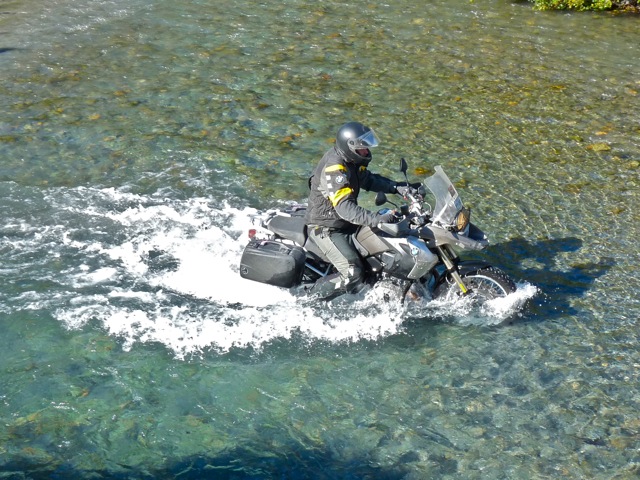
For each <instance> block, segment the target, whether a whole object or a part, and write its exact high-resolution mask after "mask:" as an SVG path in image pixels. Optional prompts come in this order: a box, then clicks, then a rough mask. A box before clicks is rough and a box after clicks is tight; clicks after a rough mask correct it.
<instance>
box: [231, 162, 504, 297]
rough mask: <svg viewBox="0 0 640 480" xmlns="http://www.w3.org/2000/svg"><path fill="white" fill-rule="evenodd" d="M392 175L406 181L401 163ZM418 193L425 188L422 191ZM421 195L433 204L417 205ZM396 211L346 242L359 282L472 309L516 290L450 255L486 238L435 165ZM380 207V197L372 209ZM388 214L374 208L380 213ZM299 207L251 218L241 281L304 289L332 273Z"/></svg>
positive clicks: (491, 270)
mask: <svg viewBox="0 0 640 480" xmlns="http://www.w3.org/2000/svg"><path fill="white" fill-rule="evenodd" d="M400 171H401V172H402V173H403V174H404V176H405V179H407V182H408V178H407V162H406V161H405V160H404V159H402V160H401V162H400ZM425 187H426V188H425ZM427 189H429V190H430V191H431V193H432V194H433V197H434V199H435V203H434V205H433V207H432V206H431V205H430V204H429V203H427V202H426V201H425V196H426V193H427ZM403 200H404V203H403V204H402V205H401V206H400V207H397V205H395V204H394V206H395V207H396V208H398V212H397V213H398V220H399V221H398V222H397V223H382V224H380V225H378V228H370V227H360V228H359V229H358V231H357V232H356V233H355V234H354V235H353V243H354V245H355V246H356V248H357V249H358V252H359V253H360V255H361V256H362V258H363V259H364V268H365V282H366V283H368V284H370V285H373V284H375V283H377V282H378V281H380V280H390V281H392V282H393V283H394V284H395V285H398V286H399V287H400V289H399V290H400V292H401V300H403V301H404V299H405V298H406V297H407V295H409V296H410V297H411V298H416V297H422V298H426V299H429V298H433V299H435V298H439V299H440V298H442V299H452V298H454V297H455V296H465V297H471V298H472V299H473V300H476V301H477V302H479V303H483V302H485V301H487V300H492V299H495V298H498V297H504V296H507V295H508V294H510V293H512V292H515V291H516V286H515V284H514V282H513V281H512V280H511V279H510V278H509V277H508V276H507V275H506V274H505V273H504V272H502V271H501V270H500V269H498V268H496V267H494V266H492V265H489V264H488V263H485V262H479V261H463V260H461V259H460V257H459V256H458V254H457V253H456V249H458V250H482V249H483V248H485V247H486V246H487V245H488V244H489V242H488V240H487V237H486V235H485V234H484V233H483V232H482V230H480V229H479V228H478V227H477V226H475V225H474V224H473V223H471V222H470V214H471V212H470V210H469V209H468V208H466V207H465V206H464V204H463V203H462V199H461V198H460V195H459V194H458V192H457V190H456V189H455V187H454V186H453V183H451V180H449V178H448V177H447V175H446V174H445V172H444V170H443V169H442V167H440V166H437V167H435V173H434V174H433V175H432V176H430V177H428V178H426V179H425V181H424V183H423V185H422V186H421V187H420V188H419V189H417V190H416V189H412V188H408V189H407V191H406V193H405V194H404V196H403ZM387 202H388V199H387V197H386V195H385V194H384V193H378V195H377V196H376V205H377V206H382V205H384V204H385V203H387ZM385 211H388V209H383V210H381V212H380V213H384V212H385ZM305 213H306V206H305V205H292V206H290V207H287V208H285V209H283V210H275V211H270V212H268V213H266V214H265V215H262V216H259V217H256V218H254V226H255V228H252V229H251V230H250V231H249V238H250V241H249V243H248V244H247V246H246V247H245V249H244V252H243V254H242V258H241V260H240V275H241V276H242V277H243V278H247V279H250V280H254V281H257V282H261V283H266V284H270V285H274V286H277V287H283V288H291V289H295V290H300V291H304V290H305V289H306V288H309V287H311V286H312V285H313V284H315V282H316V281H317V280H318V279H319V278H321V277H324V276H326V275H331V274H333V273H335V272H336V270H335V268H334V267H333V265H332V264H331V263H330V262H329V261H328V260H327V259H326V258H325V257H324V255H323V254H322V252H321V251H320V249H319V248H318V247H317V246H316V245H315V244H314V243H313V241H312V240H311V239H309V238H308V236H307V232H306V225H305Z"/></svg>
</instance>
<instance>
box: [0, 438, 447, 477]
mask: <svg viewBox="0 0 640 480" xmlns="http://www.w3.org/2000/svg"><path fill="white" fill-rule="evenodd" d="M285 450H286V451H285ZM337 456H339V453H334V452H329V451H322V450H320V451H319V450H318V449H315V448H314V449H304V448H303V449H300V448H297V449H294V450H290V449H287V448H286V447H284V446H283V447H282V450H279V451H277V452H264V455H260V453H258V452H256V451H255V450H254V449H253V448H249V449H244V448H236V449H233V450H232V451H229V452H227V453H224V454H222V455H220V456H218V457H215V458H213V457H206V456H195V457H189V458H186V459H184V460H183V461H180V462H177V463H174V464H171V465H167V466H166V468H161V469H158V468H153V467H151V468H145V467H143V468H136V467H133V466H128V465H124V464H120V465H114V466H113V469H104V468H103V469H96V470H83V469H77V468H74V467H72V466H70V465H59V466H58V467H52V465H51V464H48V465H46V466H43V465H34V464H33V463H31V462H25V463H23V462H12V463H10V464H8V465H4V466H3V467H0V476H1V475H2V473H8V474H9V476H10V478H30V479H33V480H45V479H47V480H50V479H52V478H73V479H77V480H83V479H90V478H91V479H92V478H100V479H121V480H124V479H127V480H153V479H158V478H179V479H181V480H245V479H255V480H257V479H270V478H286V479H291V480H337V479H345V478H346V479H360V478H371V479H376V480H400V479H402V478H406V477H407V475H408V474H409V473H410V470H411V468H410V464H411V463H412V462H416V461H419V459H420V456H419V455H418V453H417V452H410V453H405V454H404V455H402V456H400V458H399V459H398V461H397V463H396V465H393V466H388V467H384V468H381V467H376V466H372V465H370V464H369V462H370V461H371V460H370V459H359V458H351V459H337V458H336V457H337ZM430 463H431V465H432V467H431V469H430V472H431V473H433V474H435V475H436V476H437V477H439V476H442V475H447V474H452V473H455V471H456V468H457V462H456V461H455V460H451V459H447V458H444V457H442V458H440V457H438V456H434V458H433V460H432V461H431V462H430ZM12 475H14V476H12ZM3 478H4V477H3Z"/></svg>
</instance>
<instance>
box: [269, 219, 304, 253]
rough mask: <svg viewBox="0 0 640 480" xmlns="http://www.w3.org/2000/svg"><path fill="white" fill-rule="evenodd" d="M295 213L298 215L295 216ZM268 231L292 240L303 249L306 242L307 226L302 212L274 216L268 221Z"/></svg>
mask: <svg viewBox="0 0 640 480" xmlns="http://www.w3.org/2000/svg"><path fill="white" fill-rule="evenodd" d="M296 213H298V214H297V215H296ZM269 230H271V231H272V232H273V233H275V234H276V235H279V236H281V237H282V238H286V239H288V240H293V241H294V242H295V243H296V244H297V245H299V246H301V247H303V246H304V244H305V242H306V241H307V225H306V222H305V215H304V211H302V212H301V213H299V212H293V213H292V214H290V215H276V216H274V217H273V218H272V219H271V220H270V221H269Z"/></svg>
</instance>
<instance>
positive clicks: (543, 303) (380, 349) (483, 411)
mask: <svg viewBox="0 0 640 480" xmlns="http://www.w3.org/2000/svg"><path fill="white" fill-rule="evenodd" d="M639 21H640V19H639V18H638V17H637V16H628V15H613V14H610V13H603V14H589V13H588V14H576V13H569V14H567V13H560V14H559V13H555V12H536V11H534V10H533V9H532V8H531V4H530V3H528V2H509V1H503V0H476V1H472V2H469V1H468V0H446V1H445V0H435V1H431V2H417V1H409V0H399V1H395V2H390V3H389V4H385V3H370V2H364V1H360V0H355V1H350V2H340V1H333V0H328V1H318V2H311V3H310V2H303V1H301V0H284V1H281V2H257V1H250V0H238V1H234V2H218V1H212V0H186V1H183V2H168V1H162V0H160V1H157V2H146V1H142V0H127V1H124V0H111V1H103V2H97V1H90V0H80V1H71V0H52V1H49V2H36V1H33V0H5V1H2V2H0V72H2V73H1V75H2V77H1V78H2V81H1V82H0V112H1V114H0V214H1V217H2V222H0V347H1V349H0V351H1V352H2V353H1V355H2V364H1V365H0V478H12V479H13V478H16V479H18V478H132V479H133V478H180V479H200V478H230V479H231V478H233V479H241V478H255V479H262V478H293V479H306V478H309V479H344V478H352V479H356V478H358V479H359V478H376V479H384V478H388V479H400V478H403V479H424V478H446V479H473V478H476V479H485V478H513V479H521V478H522V479H524V478H526V479H531V478H535V479H543V478H544V479H546V478H563V479H564V478H572V479H587V478H588V479H609V478H616V479H627V478H637V476H638V475H639V474H640V414H639V413H638V412H640V386H639V383H638V380H639V376H640V353H639V349H638V347H639V342H640V339H639V333H638V332H639V329H638V326H639V325H638V323H639V319H638V317H639V316H640V302H639V300H638V295H637V290H636V289H637V288H640V278H639V277H638V275H637V265H638V264H639V260H640V258H639V255H638V248H637V238H638V236H639V233H640V231H639V228H638V224H639V221H640V215H639V214H638V211H637V210H636V208H637V204H638V199H639V194H640V190H639V183H640V179H639V172H640V166H639V165H640V99H639V92H640V77H638V72H639V71H640V56H638V54H637V46H638V44H639V43H640V28H639V26H638V22H639ZM349 120H360V121H363V122H365V123H367V124H369V125H370V126H372V127H373V128H375V130H376V132H377V133H378V135H379V136H380V138H381V141H382V143H381V145H380V147H378V149H377V150H376V151H375V158H374V163H373V165H372V169H373V170H376V171H378V172H380V173H383V174H385V175H387V176H390V177H392V178H396V179H399V173H398V172H397V165H398V161H399V159H400V158H401V157H405V158H406V159H407V161H408V162H409V165H410V169H411V172H410V173H411V176H412V177H413V178H421V177H423V176H424V175H426V174H430V172H431V171H432V169H433V167H434V166H435V165H438V164H440V165H442V166H443V167H444V169H445V170H446V171H447V173H448V174H449V176H450V177H451V178H452V180H453V181H454V183H455V184H456V186H457V187H458V189H459V191H460V193H461V195H462V197H463V198H464V199H465V201H466V202H467V203H468V204H469V205H470V206H471V207H472V209H473V219H474V221H475V222H476V223H477V224H478V225H480V226H481V227H482V228H483V230H485V231H486V232H487V233H488V235H489V237H490V239H491V240H492V245H491V246H490V247H489V248H488V249H487V250H486V251H485V252H481V253H476V254H474V256H475V258H482V259H487V260H488V261H490V262H491V263H493V264H495V265H498V266H500V267H501V268H503V269H504V270H505V271H506V272H507V273H508V274H509V275H511V276H512V277H513V278H514V279H515V280H516V282H517V284H518V291H517V292H516V294H514V295H513V296H512V298H511V299H510V300H509V302H507V303H506V304H505V305H502V307H499V308H497V309H496V310H495V311H494V310H492V311H486V310H485V311H474V310H473V309H469V308H467V307H466V306H465V305H461V304H458V303H454V304H448V305H447V304H435V303H432V304H426V305H423V306H421V307H420V308H414V309H411V308H404V307H402V306H400V305H396V304H395V303H394V302H384V301H381V299H382V298H384V293H385V292H384V291H383V290H382V289H381V288H377V289H374V290H373V291H371V292H369V293H367V295H365V296H364V297H360V298H354V299H349V300H345V301H338V302H334V303H331V304H314V303H313V302H311V303H309V302H307V303H301V302H300V301H299V299H297V298H295V297H293V296H292V295H290V294H289V292H287V291H285V290H280V289H277V288H275V287H268V286H264V285H261V284H257V283H252V282H248V281H246V280H243V279H241V278H240V276H239V274H238V263H239V258H240V255H241V252H242V248H243V245H244V243H245V242H246V230H247V228H248V226H249V224H250V221H249V219H250V216H251V215H252V214H254V213H256V212H260V211H264V210H265V209H268V208H271V207H275V206H278V205H283V204H284V203H285V202H287V201H297V202H302V201H305V200H306V194H307V188H306V179H307V177H308V175H309V174H310V172H311V170H312V169H313V167H314V166H315V163H316V162H317V161H318V160H319V158H320V157H321V155H322V153H323V152H324V151H325V150H326V149H327V148H329V147H330V145H331V141H332V137H333V135H334V134H335V131H336V129H337V127H338V126H339V125H340V124H342V123H344V122H345V121H349ZM361 197H362V200H363V204H364V205H366V206H369V207H371V208H373V202H372V195H370V194H366V193H363V194H362V196H361Z"/></svg>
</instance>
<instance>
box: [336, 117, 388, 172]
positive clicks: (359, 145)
mask: <svg viewBox="0 0 640 480" xmlns="http://www.w3.org/2000/svg"><path fill="white" fill-rule="evenodd" d="M379 143H380V142H379V139H378V136H377V135H376V133H375V132H374V131H373V129H371V128H369V127H366V126H364V125H363V124H361V123H359V122H349V123H345V124H344V125H342V126H341V127H340V129H339V130H338V134H337V135H336V148H337V149H338V150H339V151H340V152H341V153H342V154H343V155H344V156H345V157H346V159H347V160H348V161H349V162H352V163H355V164H356V165H365V166H366V165H368V164H369V162H370V161H371V149H372V148H373V147H377V146H378V144H379Z"/></svg>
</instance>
